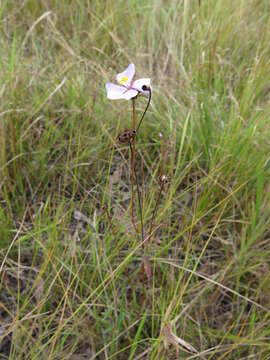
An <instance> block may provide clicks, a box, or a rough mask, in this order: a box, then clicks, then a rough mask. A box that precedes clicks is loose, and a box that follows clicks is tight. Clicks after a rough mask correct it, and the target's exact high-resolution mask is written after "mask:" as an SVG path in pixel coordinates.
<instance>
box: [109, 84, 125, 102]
mask: <svg viewBox="0 0 270 360" xmlns="http://www.w3.org/2000/svg"><path fill="white" fill-rule="evenodd" d="M105 87H106V92H107V98H108V99H110V100H118V99H122V95H123V93H124V92H125V91H126V89H125V88H124V86H119V85H116V84H113V83H107V84H106V85H105Z"/></svg>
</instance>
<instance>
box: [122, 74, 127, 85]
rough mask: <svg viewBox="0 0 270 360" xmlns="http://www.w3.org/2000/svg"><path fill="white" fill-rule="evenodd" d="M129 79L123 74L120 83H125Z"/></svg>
mask: <svg viewBox="0 0 270 360" xmlns="http://www.w3.org/2000/svg"><path fill="white" fill-rule="evenodd" d="M127 81H128V77H127V76H122V77H121V79H120V84H122V85H124V84H125V83H126V82H127Z"/></svg>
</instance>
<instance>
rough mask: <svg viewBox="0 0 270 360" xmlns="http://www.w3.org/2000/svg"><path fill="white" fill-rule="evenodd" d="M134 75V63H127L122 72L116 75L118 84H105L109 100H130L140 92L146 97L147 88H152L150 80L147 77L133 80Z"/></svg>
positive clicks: (147, 94) (147, 93)
mask: <svg viewBox="0 0 270 360" xmlns="http://www.w3.org/2000/svg"><path fill="white" fill-rule="evenodd" d="M134 75H135V65H134V64H129V65H128V67H127V68H126V69H125V70H124V71H123V72H121V73H120V74H117V76H116V80H117V82H118V84H120V85H116V84H113V83H107V84H106V92H107V98H108V99H110V100H119V99H125V100H130V99H132V98H134V97H136V96H137V95H138V94H142V95H144V96H147V97H148V96H149V90H148V89H150V91H151V90H152V87H151V85H150V83H151V80H150V79H148V78H147V79H138V80H135V81H133V77H134Z"/></svg>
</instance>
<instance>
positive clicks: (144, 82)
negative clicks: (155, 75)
mask: <svg viewBox="0 0 270 360" xmlns="http://www.w3.org/2000/svg"><path fill="white" fill-rule="evenodd" d="M144 86H146V87H147V88H150V90H151V91H152V87H151V79H149V78H146V79H138V80H135V81H134V83H133V84H132V88H134V89H136V90H138V91H139V92H140V93H142V94H143V95H145V96H149V91H148V90H143V87H144Z"/></svg>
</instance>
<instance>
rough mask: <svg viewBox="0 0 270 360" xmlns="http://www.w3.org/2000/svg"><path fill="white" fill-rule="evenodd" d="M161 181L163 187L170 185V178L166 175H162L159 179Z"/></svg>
mask: <svg viewBox="0 0 270 360" xmlns="http://www.w3.org/2000/svg"><path fill="white" fill-rule="evenodd" d="M159 181H160V184H161V185H166V184H168V182H169V177H168V175H165V174H163V175H161V176H160V178H159Z"/></svg>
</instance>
